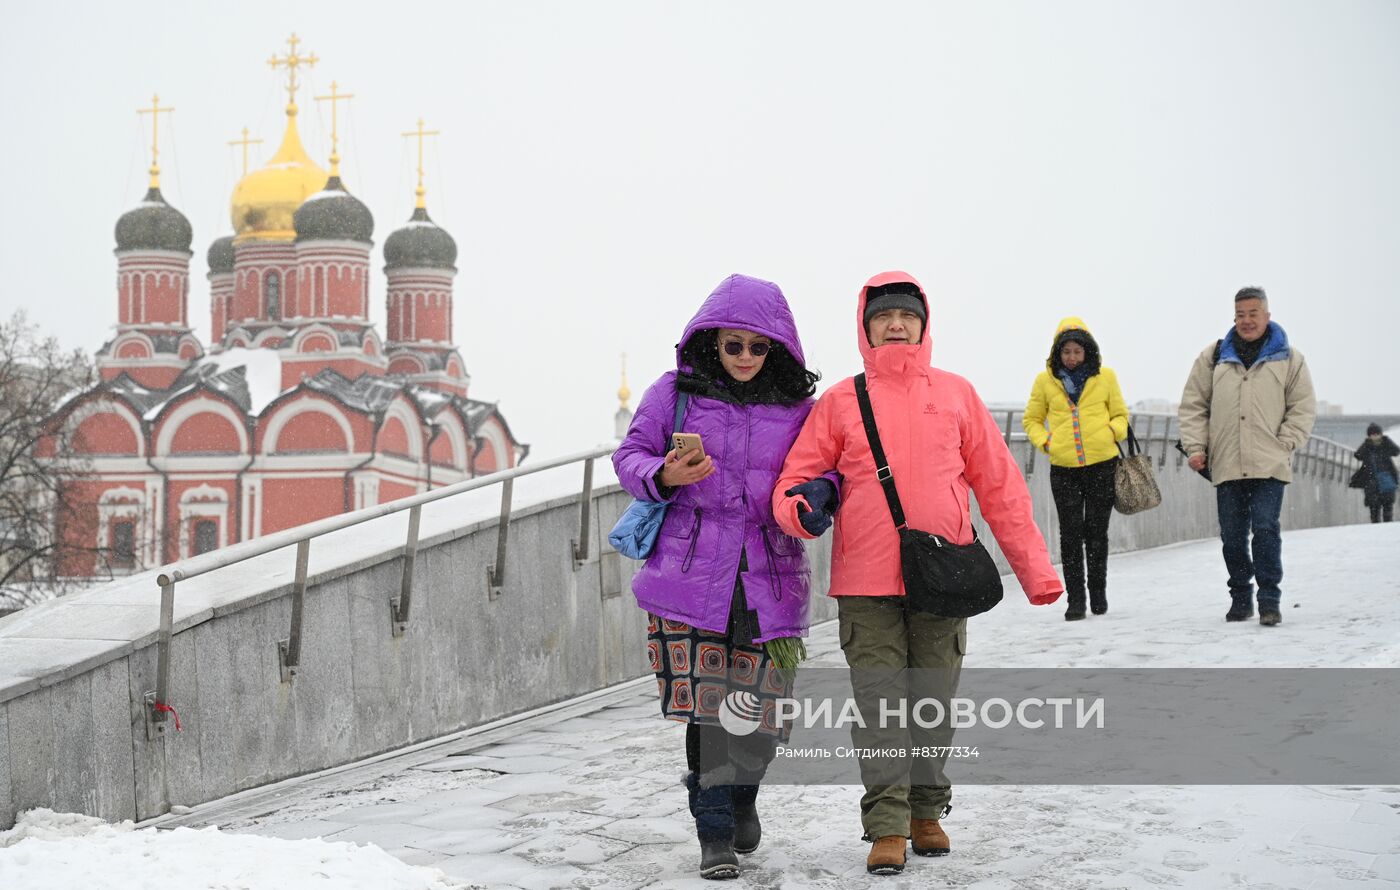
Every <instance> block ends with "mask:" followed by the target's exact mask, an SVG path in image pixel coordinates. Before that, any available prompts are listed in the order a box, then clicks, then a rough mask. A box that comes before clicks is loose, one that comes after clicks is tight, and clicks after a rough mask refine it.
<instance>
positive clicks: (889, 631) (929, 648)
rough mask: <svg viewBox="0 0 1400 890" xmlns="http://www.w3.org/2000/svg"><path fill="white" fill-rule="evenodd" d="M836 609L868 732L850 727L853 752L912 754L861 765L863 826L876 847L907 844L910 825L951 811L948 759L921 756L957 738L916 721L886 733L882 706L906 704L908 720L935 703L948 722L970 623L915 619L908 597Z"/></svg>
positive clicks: (894, 724) (865, 600)
mask: <svg viewBox="0 0 1400 890" xmlns="http://www.w3.org/2000/svg"><path fill="white" fill-rule="evenodd" d="M836 603H837V608H838V610H839V614H840V635H841V650H842V651H843V652H844V653H845V655H846V663H847V664H848V665H849V666H850V668H851V683H852V687H853V689H854V692H855V697H856V705H857V707H858V709H859V710H860V713H861V717H862V722H863V723H864V724H865V726H864V728H861V727H859V726H854V725H853V726H852V728H851V742H852V746H853V747H855V748H857V749H862V750H879V751H885V752H890V751H905V752H908V753H907V754H906V755H904V756H903V757H900V756H889V755H884V756H879V757H874V758H867V757H862V758H861V761H860V766H861V779H862V781H863V783H864V784H865V794H864V796H862V797H861V800H860V810H861V826H862V827H863V828H864V829H865V834H866V837H867V838H868V839H870V840H876V839H878V838H881V837H888V836H889V835H900V836H903V837H908V836H909V820H910V818H911V817H912V818H914V819H939V818H941V817H942V816H944V815H945V814H946V813H947V811H949V810H951V809H952V799H953V789H952V785H951V784H949V782H948V779H947V776H946V775H945V774H944V771H943V766H944V763H945V762H946V760H947V754H946V752H944V753H943V754H942V755H941V756H916V752H917V750H918V749H919V748H946V747H947V746H949V745H951V744H952V740H953V730H952V729H951V727H949V726H948V725H947V720H946V719H945V720H944V721H943V723H942V724H941V725H939V726H937V727H934V728H924V727H921V726H919V725H918V724H917V723H916V721H914V720H913V719H906V720H905V721H903V725H900V722H899V721H897V720H886V721H884V722H885V724H886V725H885V726H881V722H882V721H881V711H882V707H881V704H882V703H881V700H882V699H883V700H885V702H887V703H888V707H890V708H893V707H896V703H897V702H898V700H900V699H905V700H906V702H907V710H906V713H910V714H911V716H912V710H913V704H914V702H915V701H917V700H919V699H923V698H937V699H938V700H939V701H940V702H941V703H942V705H943V713H944V714H947V713H948V707H949V704H948V702H949V699H951V698H952V697H953V696H954V695H955V694H956V692H957V688H958V677H959V675H960V673H961V670H962V660H963V653H964V652H965V651H966V649H967V619H965V618H941V617H938V616H936V615H929V614H926V613H923V612H915V611H913V610H910V609H909V608H908V607H907V603H906V599H905V597H902V596H843V597H837V600H836ZM911 671H912V672H911Z"/></svg>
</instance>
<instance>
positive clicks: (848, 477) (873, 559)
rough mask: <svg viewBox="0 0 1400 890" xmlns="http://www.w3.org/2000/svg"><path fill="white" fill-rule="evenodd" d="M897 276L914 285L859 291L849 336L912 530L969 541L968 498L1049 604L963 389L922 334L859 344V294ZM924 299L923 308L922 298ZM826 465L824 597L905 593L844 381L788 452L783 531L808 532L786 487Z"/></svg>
mask: <svg viewBox="0 0 1400 890" xmlns="http://www.w3.org/2000/svg"><path fill="white" fill-rule="evenodd" d="M897 281H902V282H910V283H913V284H915V285H917V284H918V282H917V281H915V280H914V278H913V276H911V275H909V274H907V273H904V272H885V273H883V274H880V275H876V276H875V277H874V278H872V279H870V280H869V281H867V282H866V283H865V286H864V287H863V288H861V291H860V299H859V301H858V305H857V307H856V341H857V342H858V343H859V345H860V354H861V358H862V359H863V360H864V362H865V374H866V386H867V388H868V389H869V391H870V401H871V404H872V405H873V406H874V410H875V420H876V423H877V424H878V425H879V428H880V439H881V442H882V443H883V444H884V448H885V455H886V457H888V459H889V461H890V469H891V471H892V472H893V473H894V480H895V484H896V485H897V486H898V490H899V497H900V502H901V503H902V504H903V506H904V513H905V516H906V518H907V520H908V522H909V525H910V526H911V527H913V528H917V529H921V530H923V531H927V532H933V533H935V534H938V535H942V536H943V537H944V538H946V539H948V540H950V541H954V542H956V543H959V544H969V543H971V542H972V539H973V528H972V520H971V516H970V514H969V510H968V508H969V500H970V499H969V491H971V492H972V493H975V494H976V496H977V503H978V506H979V507H980V509H981V512H982V516H983V518H984V519H986V521H987V524H988V525H989V526H990V527H991V530H992V533H993V534H994V535H995V536H996V540H997V543H998V544H1000V545H1001V550H1002V552H1003V553H1004V554H1005V555H1006V558H1007V560H1008V561H1009V562H1010V563H1011V567H1012V568H1013V569H1014V570H1015V572H1016V577H1017V579H1018V580H1019V581H1020V582H1021V587H1022V589H1023V590H1024V591H1025V592H1026V596H1027V597H1028V598H1029V599H1030V600H1031V602H1033V603H1046V602H1051V601H1053V600H1054V599H1055V597H1056V596H1058V594H1059V593H1060V592H1062V591H1063V590H1064V585H1063V583H1061V581H1060V579H1059V577H1058V576H1057V575H1056V574H1055V569H1054V567H1053V566H1052V565H1051V563H1050V555H1049V553H1048V552H1047V551H1046V548H1045V538H1044V537H1043V536H1042V535H1041V533H1040V529H1039V528H1037V527H1036V524H1035V519H1034V518H1033V516H1032V513H1031V496H1030V492H1029V491H1028V490H1027V488H1026V482H1025V480H1024V479H1023V478H1022V477H1021V470H1020V468H1019V467H1018V466H1017V465H1016V461H1015V460H1014V459H1013V458H1012V456H1011V452H1010V450H1009V449H1008V448H1007V447H1006V443H1005V441H1004V440H1003V439H1002V433H1001V430H999V429H998V428H997V425H996V422H995V421H994V420H993V419H992V416H991V414H990V413H989V412H988V411H987V408H986V406H985V405H984V404H983V403H982V399H981V398H980V397H979V396H978V395H977V392H976V390H974V389H973V388H972V384H971V383H969V382H968V381H967V380H964V379H963V378H962V377H959V376H957V375H956V374H950V373H948V372H947V371H941V370H938V369H936V368H933V367H931V366H930V364H929V361H930V357H931V355H932V352H933V349H932V345H931V337H930V336H929V331H928V330H927V328H926V329H925V331H924V334H923V337H922V338H921V339H920V342H919V343H917V344H912V345H907V346H906V345H901V344H891V345H887V346H882V347H880V348H878V349H876V348H874V347H872V346H871V345H870V343H869V341H867V340H866V336H865V325H864V324H863V322H862V319H863V318H864V316H865V299H866V294H867V293H868V292H869V290H870V289H871V288H873V287H878V286H881V285H885V284H890V283H893V282H897ZM920 290H921V291H922V287H920ZM924 303H925V308H927V305H928V301H927V298H925V300H924ZM831 470H836V471H837V472H839V473H840V474H841V477H842V486H841V506H840V509H839V510H838V511H837V513H836V521H835V528H834V534H835V540H834V542H833V547H832V553H831V589H830V595H831V596H892V595H903V594H904V581H903V578H902V575H901V572H900V561H899V534H898V532H897V531H896V530H895V526H894V520H892V519H891V518H890V512H889V506H888V504H887V503H886V501H885V495H884V491H883V490H882V489H881V487H880V482H879V480H878V479H876V477H875V461H874V458H873V457H872V456H871V453H870V444H869V442H868V441H867V439H866V435H865V427H864V426H863V425H862V423H861V419H860V408H859V406H858V405H857V404H856V394H855V383H854V378H847V379H845V380H842V381H841V382H839V383H837V384H836V385H835V386H833V387H831V388H830V389H829V390H827V391H826V392H825V393H824V394H823V395H822V397H821V398H820V399H819V400H818V401H817V405H816V407H815V408H813V409H812V413H811V414H810V415H808V417H807V420H806V422H805V423H804V424H803V426H802V431H801V432H800V433H799V434H798V436H797V441H796V442H794V443H793V446H792V450H791V451H789V452H788V456H787V459H786V461H785V462H784V464H783V469H782V473H781V474H780V476H779V477H778V484H777V487H776V489H775V490H774V492H773V514H774V516H775V518H776V519H777V521H778V524H779V525H780V526H781V527H782V529H783V531H785V532H787V533H788V534H790V535H794V536H797V537H802V538H811V537H812V535H810V534H808V533H807V532H806V530H804V529H803V528H802V526H801V524H800V523H799V522H798V520H797V505H798V503H799V502H800V501H802V499H801V498H800V497H788V496H786V495H785V494H784V492H786V491H787V490H788V489H789V488H791V487H792V486H794V485H799V484H801V483H803V482H807V481H809V480H811V479H815V478H816V477H818V476H820V475H822V474H823V473H827V472H829V471H831Z"/></svg>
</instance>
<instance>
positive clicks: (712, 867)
mask: <svg viewBox="0 0 1400 890" xmlns="http://www.w3.org/2000/svg"><path fill="white" fill-rule="evenodd" d="M700 877H702V878H705V879H706V880H708V881H728V880H732V879H734V878H737V877H739V857H738V856H736V855H735V854H734V845H733V844H731V843H730V842H729V841H723V840H717V841H701V842H700Z"/></svg>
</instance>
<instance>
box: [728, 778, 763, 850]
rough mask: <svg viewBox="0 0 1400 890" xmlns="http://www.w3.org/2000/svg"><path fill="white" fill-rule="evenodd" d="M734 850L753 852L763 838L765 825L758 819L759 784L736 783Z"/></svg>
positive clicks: (734, 794) (734, 798)
mask: <svg viewBox="0 0 1400 890" xmlns="http://www.w3.org/2000/svg"><path fill="white" fill-rule="evenodd" d="M732 797H733V801H734V852H735V853H752V852H753V851H754V850H757V849H758V844H759V841H761V840H763V825H762V824H761V823H760V822H759V821H758V806H757V800H758V786H757V785H735V786H734V792H733V796H732Z"/></svg>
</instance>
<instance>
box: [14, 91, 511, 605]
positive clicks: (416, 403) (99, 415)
mask: <svg viewBox="0 0 1400 890" xmlns="http://www.w3.org/2000/svg"><path fill="white" fill-rule="evenodd" d="M294 89H295V87H293V91H294ZM293 98H294V95H293ZM338 160H339V158H338V157H337V156H336V155H335V154H334V153H333V154H332V157H331V170H330V173H329V174H328V173H327V172H325V171H324V170H322V169H321V168H319V167H318V166H317V165H316V164H315V163H314V162H313V161H312V160H311V159H310V158H309V157H308V156H307V155H306V152H305V150H304V149H303V148H302V145H301V141H300V138H299V136H298V133H297V127H296V105H295V103H294V102H291V103H289V104H288V107H287V126H286V132H285V134H284V136H283V140H282V144H281V147H280V148H279V149H278V151H277V153H276V155H274V156H273V158H272V159H271V160H270V161H269V162H268V164H267V165H266V166H265V167H263V168H262V169H260V170H254V171H252V172H250V173H248V174H247V175H245V176H244V178H243V180H241V181H240V182H239V184H238V186H237V188H236V189H235V191H234V195H233V202H232V211H233V223H234V229H235V232H234V234H233V235H228V236H224V237H222V238H219V239H218V240H216V241H214V243H213V244H212V245H211V246H210V248H209V250H208V254H207V257H208V265H209V272H208V280H209V285H210V311H211V315H212V324H211V330H212V337H211V340H212V342H211V344H210V346H209V347H208V348H207V349H206V348H205V346H204V345H203V344H202V343H200V341H199V340H198V339H197V338H196V337H195V336H194V334H193V331H192V328H191V326H190V323H189V313H188V309H189V307H188V299H189V290H190V288H189V281H190V258H191V256H192V251H191V250H190V244H191V241H192V232H191V228H190V224H189V222H188V220H186V219H185V217H184V216H183V214H181V213H180V212H179V211H178V210H176V209H175V208H173V207H171V206H170V205H169V204H168V203H166V201H165V199H164V198H163V197H162V196H161V192H160V187H159V179H158V173H159V170H158V168H157V167H156V166H155V165H154V163H153V165H152V178H151V187H150V190H149V191H148V192H147V193H146V196H145V199H144V200H143V201H142V202H141V203H140V204H139V205H138V206H137V207H135V208H133V209H132V210H130V211H128V212H127V213H126V214H124V215H123V216H122V217H121V218H120V219H119V220H118V221H117V225H116V257H117V318H116V333H115V335H114V336H113V338H112V339H111V340H110V341H109V342H108V343H107V344H105V345H104V346H103V347H102V348H101V349H100V350H99V352H98V354H97V366H98V370H99V372H100V378H101V379H100V382H99V383H98V384H97V385H96V386H94V387H93V388H91V389H89V390H87V391H86V392H83V393H81V394H79V395H77V396H76V397H74V398H71V399H70V400H68V401H67V402H66V403H65V404H64V405H63V406H62V407H61V408H60V409H59V411H58V412H57V413H56V414H55V415H54V416H53V417H52V418H51V419H50V421H49V423H50V424H51V427H50V429H51V430H59V429H63V430H66V431H67V432H68V433H69V442H70V444H69V446H68V448H69V451H70V452H72V453H73V455H74V456H76V457H77V458H79V459H80V461H81V463H82V464H85V465H86V468H87V472H86V474H85V475H84V476H83V477H82V478H81V479H78V480H76V481H74V482H72V483H71V485H70V492H71V493H72V495H74V497H73V498H71V499H72V500H74V501H75V502H76V503H77V504H78V505H79V508H78V510H77V512H76V513H75V514H73V516H72V518H70V519H69V520H68V521H67V522H65V523H63V525H64V527H63V528H60V529H58V530H57V532H58V536H59V539H60V540H61V541H62V542H63V545H64V547H63V549H62V551H61V553H60V555H59V557H58V559H57V564H56V565H55V570H56V572H57V574H59V575H62V576H66V577H93V576H99V577H105V576H107V575H108V574H109V573H110V574H122V573H125V572H129V571H133V570H136V569H139V568H142V567H150V566H154V565H160V564H164V563H168V562H172V561H175V560H177V559H181V558H184V557H187V556H190V555H192V554H196V553H202V552H206V551H209V550H213V549H216V548H219V547H224V546H226V545H228V544H231V543H234V542H236V541H244V540H248V539H250V538H255V537H258V536H260V535H266V534H269V533H271V532H275V531H279V530H281V529H286V528H290V527H292V526H296V525H300V524H302V523H305V522H310V521H312V520H316V519H320V518H323V517H327V516H333V515H336V514H340V513H343V512H346V511H349V510H355V509H358V508H361V507H366V506H371V505H374V504H380V503H384V502H387V501H392V500H395V499H397V498H402V497H404V496H406V495H409V494H413V493H415V492H420V491H424V490H426V489H428V488H429V487H441V486H443V485H447V484H450V483H453V482H458V481H460V480H463V479H467V478H470V477H472V476H476V475H481V474H485V473H491V472H494V471H497V470H501V469H504V468H507V467H512V466H515V465H516V464H517V463H518V462H519V461H520V460H522V459H523V458H524V456H525V453H526V451H527V449H526V447H525V446H522V445H521V444H520V443H518V442H517V441H516V440H515V438H514V437H513V436H512V435H511V431H510V427H509V426H508V425H507V423H506V421H505V419H504V418H503V417H502V416H501V414H500V413H499V411H498V410H497V409H496V406H495V405H494V404H493V403H490V402H482V401H477V400H474V399H470V398H468V397H467V393H468V384H469V380H470V378H469V377H468V375H467V372H466V369H465V364H464V363H463V361H462V356H461V354H460V353H459V352H458V350H457V347H456V346H455V345H454V344H453V342H452V320H453V277H454V275H455V274H456V259H457V247H456V244H455V243H454V242H453V239H452V237H451V236H450V235H449V234H448V233H447V232H446V231H444V230H443V229H441V228H440V227H438V226H437V225H436V224H435V223H434V222H433V221H432V220H431V218H430V217H429V216H428V213H427V209H426V206H425V204H424V201H423V192H422V188H421V183H420V188H419V192H418V206H417V208H416V209H415V211H414V213H413V215H412V218H411V219H410V220H409V222H408V223H407V224H406V225H405V226H403V227H401V228H399V229H397V230H396V231H394V232H392V233H391V234H390V235H389V237H388V239H387V240H386V242H385V245H384V260H385V267H384V269H385V273H386V276H387V291H388V295H387V308H388V330H387V334H388V336H387V338H385V339H381V338H380V335H379V333H378V332H377V331H376V330H375V328H374V326H373V325H372V324H371V323H370V321H369V318H368V316H369V300H370V276H371V272H370V249H371V246H372V240H371V236H372V233H373V225H374V223H373V218H372V216H371V214H370V212H369V209H368V208H367V207H365V205H364V204H362V203H361V202H360V201H359V200H358V199H356V198H355V197H354V196H353V195H351V194H350V193H349V192H348V191H347V190H346V188H345V186H344V184H343V183H342V182H341V180H340V177H339V175H338ZM41 447H44V448H47V449H48V454H49V455H51V456H55V457H57V455H55V454H54V452H55V444H54V440H53V439H49V440H48V441H46V442H45V443H43V444H42V446H41Z"/></svg>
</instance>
